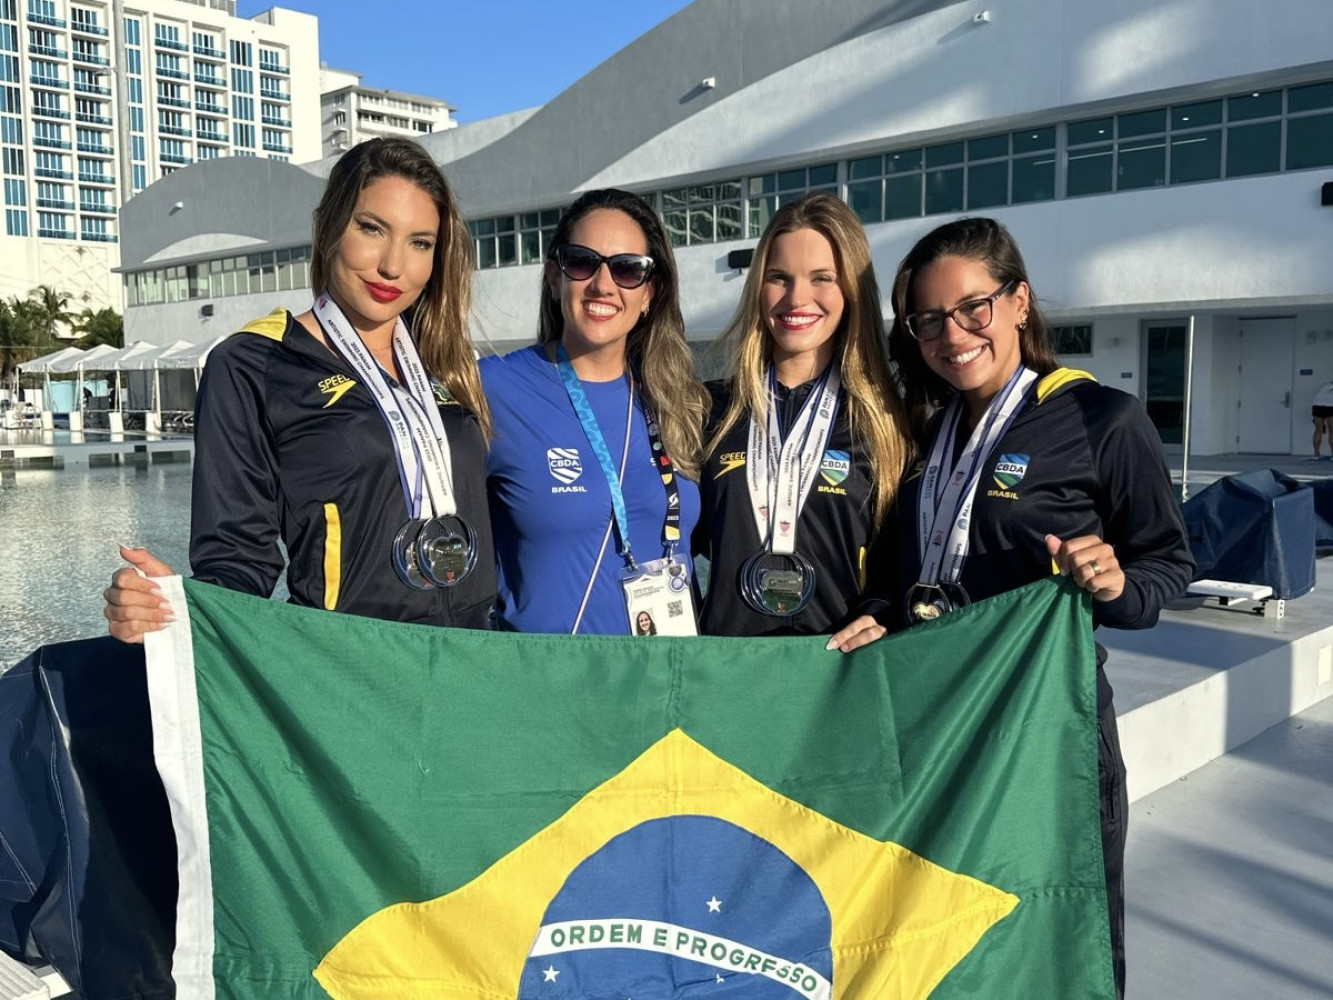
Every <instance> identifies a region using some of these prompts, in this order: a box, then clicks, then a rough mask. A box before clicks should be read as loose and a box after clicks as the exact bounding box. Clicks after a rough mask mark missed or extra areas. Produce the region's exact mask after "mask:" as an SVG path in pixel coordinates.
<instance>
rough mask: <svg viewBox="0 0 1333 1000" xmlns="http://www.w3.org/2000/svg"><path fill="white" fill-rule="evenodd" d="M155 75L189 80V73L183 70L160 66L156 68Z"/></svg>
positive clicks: (169, 78) (170, 78)
mask: <svg viewBox="0 0 1333 1000" xmlns="http://www.w3.org/2000/svg"><path fill="white" fill-rule="evenodd" d="M157 75H158V76H163V77H166V78H167V79H168V80H189V79H190V74H189V73H186V72H185V71H184V70H179V69H166V68H164V67H162V66H159V67H158V68H157Z"/></svg>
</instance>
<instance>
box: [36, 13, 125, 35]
mask: <svg viewBox="0 0 1333 1000" xmlns="http://www.w3.org/2000/svg"><path fill="white" fill-rule="evenodd" d="M28 20H29V21H31V20H33V18H32V15H29V16H28ZM69 29H70V31H78V32H81V33H83V34H85V35H98V36H100V37H102V38H107V37H109V36H110V34H111V33H110V32H109V31H107V30H106V28H104V27H102V26H101V25H100V24H89V23H87V22H86V21H71V22H70V23H69Z"/></svg>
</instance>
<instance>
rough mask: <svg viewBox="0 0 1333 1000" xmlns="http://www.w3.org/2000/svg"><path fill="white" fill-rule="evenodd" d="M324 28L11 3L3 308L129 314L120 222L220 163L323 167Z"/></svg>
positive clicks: (132, 4)
mask: <svg viewBox="0 0 1333 1000" xmlns="http://www.w3.org/2000/svg"><path fill="white" fill-rule="evenodd" d="M318 26H319V22H318V19H317V18H315V17H313V16H312V15H309V14H302V13H298V12H296V11H290V10H284V9H282V8H274V9H272V10H268V11H266V12H264V13H263V14H260V15H258V16H257V17H255V18H253V19H244V18H239V17H237V16H236V4H235V0H0V175H3V181H4V202H5V204H4V213H5V218H4V227H3V229H2V230H0V297H6V298H7V297H9V296H12V295H20V296H21V295H25V294H26V293H27V291H28V290H29V289H31V288H33V287H35V286H37V285H39V284H46V285H51V286H53V287H54V288H56V289H57V290H58V291H60V292H64V293H68V294H70V295H71V296H72V297H73V300H74V302H73V305H74V308H75V310H76V311H77V310H78V309H81V308H83V307H84V306H89V307H91V308H94V309H97V308H101V307H103V306H108V305H110V306H113V307H115V308H120V307H121V304H122V298H123V296H122V290H121V289H122V286H121V281H120V279H119V278H118V277H117V276H116V275H114V274H113V273H112V268H114V267H116V266H117V265H118V264H119V252H118V246H117V241H118V229H117V216H118V212H119V209H120V206H121V205H122V204H124V203H125V202H126V201H128V200H129V199H130V198H132V197H133V196H134V195H135V194H137V193H138V192H140V191H142V190H143V189H144V188H146V187H148V185H150V184H151V183H153V181H155V180H157V179H158V178H160V177H163V176H165V175H167V174H169V173H171V172H172V171H174V170H177V169H179V168H180V167H182V166H185V165H186V164H189V163H193V162H194V161H196V160H208V159H215V158H217V157H222V156H253V157H267V158H270V159H281V160H294V161H297V162H300V161H303V160H312V159H316V158H318V157H319V156H320V133H319V117H318V107H319V84H318V81H319V36H318Z"/></svg>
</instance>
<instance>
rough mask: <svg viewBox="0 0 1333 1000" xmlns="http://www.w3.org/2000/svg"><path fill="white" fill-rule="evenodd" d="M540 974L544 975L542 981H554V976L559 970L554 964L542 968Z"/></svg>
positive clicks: (558, 973)
mask: <svg viewBox="0 0 1333 1000" xmlns="http://www.w3.org/2000/svg"><path fill="white" fill-rule="evenodd" d="M542 975H543V976H545V977H546V978H545V979H543V980H542V982H544V983H553V982H555V977H556V976H558V975H560V970H559V969H557V968H556V967H555V966H554V965H551V966H547V967H546V968H545V969H542Z"/></svg>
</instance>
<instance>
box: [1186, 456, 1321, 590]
mask: <svg viewBox="0 0 1333 1000" xmlns="http://www.w3.org/2000/svg"><path fill="white" fill-rule="evenodd" d="M1182 513H1183V514H1184V517H1185V530H1186V531H1187V532H1188V533H1189V540H1190V550H1191V551H1192V552H1193V553H1194V561H1195V562H1196V563H1197V564H1198V568H1197V570H1196V571H1195V574H1194V579H1196V580H1227V581H1229V582H1232V583H1259V584H1266V585H1267V586H1270V587H1272V588H1273V596H1274V597H1279V598H1282V599H1284V600H1289V599H1291V598H1293V597H1300V596H1301V595H1302V594H1306V593H1309V592H1310V591H1311V590H1312V589H1314V577H1315V511H1314V491H1313V490H1311V489H1310V488H1309V487H1307V486H1305V485H1303V484H1302V483H1299V482H1297V481H1296V480H1294V479H1291V478H1290V477H1288V476H1284V475H1283V474H1282V473H1280V472H1278V471H1277V470H1276V469H1254V470H1251V471H1250V472H1242V473H1240V474H1238V475H1235V476H1227V477H1226V478H1225V479H1219V480H1218V481H1217V482H1215V483H1213V484H1212V485H1211V486H1209V487H1208V488H1207V489H1205V490H1204V491H1203V492H1202V493H1199V494H1198V495H1196V496H1193V497H1190V499H1189V500H1187V501H1186V502H1185V504H1184V506H1183V507H1182Z"/></svg>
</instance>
